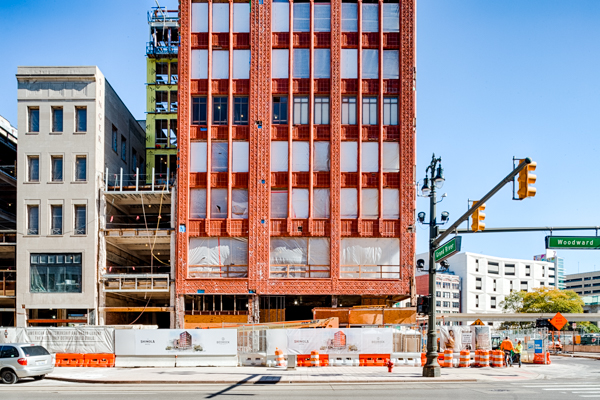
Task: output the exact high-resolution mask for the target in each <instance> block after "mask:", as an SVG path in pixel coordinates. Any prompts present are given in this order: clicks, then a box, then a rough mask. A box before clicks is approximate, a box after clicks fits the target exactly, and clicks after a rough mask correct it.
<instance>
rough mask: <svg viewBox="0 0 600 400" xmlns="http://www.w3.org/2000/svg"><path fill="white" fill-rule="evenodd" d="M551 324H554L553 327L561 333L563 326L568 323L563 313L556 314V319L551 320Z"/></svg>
mask: <svg viewBox="0 0 600 400" xmlns="http://www.w3.org/2000/svg"><path fill="white" fill-rule="evenodd" d="M550 323H551V324H552V326H554V327H555V328H556V329H557V330H559V331H560V330H561V329H562V328H563V326H565V324H566V323H567V319H566V318H565V317H563V316H562V314H561V313H559V312H558V313H556V315H555V316H554V318H552V319H551V320H550Z"/></svg>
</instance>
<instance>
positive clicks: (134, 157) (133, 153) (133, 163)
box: [131, 149, 137, 173]
mask: <svg viewBox="0 0 600 400" xmlns="http://www.w3.org/2000/svg"><path fill="white" fill-rule="evenodd" d="M136 168H137V151H135V149H131V170H132V171H133V172H134V173H135V169H136Z"/></svg>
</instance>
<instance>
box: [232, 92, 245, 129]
mask: <svg viewBox="0 0 600 400" xmlns="http://www.w3.org/2000/svg"><path fill="white" fill-rule="evenodd" d="M233 124H234V125H248V97H234V98H233Z"/></svg>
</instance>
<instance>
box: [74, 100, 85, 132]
mask: <svg viewBox="0 0 600 400" xmlns="http://www.w3.org/2000/svg"><path fill="white" fill-rule="evenodd" d="M82 112H83V118H82V115H81V113H82ZM82 120H83V123H82ZM83 125H85V129H84V130H80V129H79V128H81V127H82V126H83ZM85 132H87V107H86V106H76V107H75V133H85Z"/></svg>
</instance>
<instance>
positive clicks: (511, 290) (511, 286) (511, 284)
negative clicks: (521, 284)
mask: <svg viewBox="0 0 600 400" xmlns="http://www.w3.org/2000/svg"><path fill="white" fill-rule="evenodd" d="M509 284H510V289H509V290H510V292H511V293H512V292H513V290H514V288H513V281H510V283H509Z"/></svg>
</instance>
